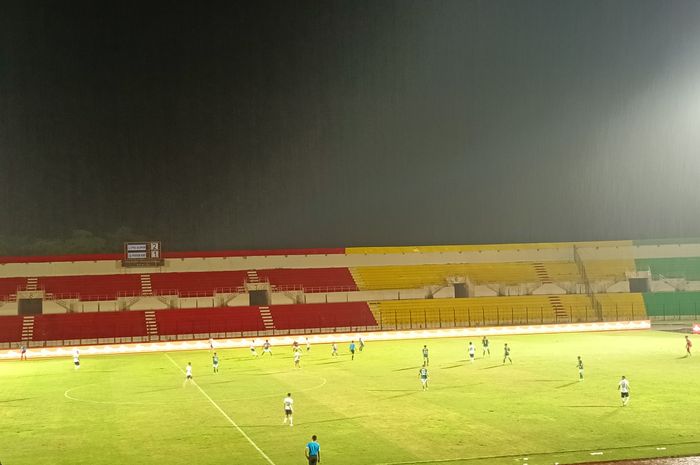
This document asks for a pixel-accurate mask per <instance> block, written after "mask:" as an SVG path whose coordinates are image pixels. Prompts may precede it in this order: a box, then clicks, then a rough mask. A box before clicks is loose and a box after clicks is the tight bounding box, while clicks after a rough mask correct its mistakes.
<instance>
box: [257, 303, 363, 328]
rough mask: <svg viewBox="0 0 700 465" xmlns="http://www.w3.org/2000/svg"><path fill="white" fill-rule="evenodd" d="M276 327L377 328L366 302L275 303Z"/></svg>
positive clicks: (273, 309) (273, 314)
mask: <svg viewBox="0 0 700 465" xmlns="http://www.w3.org/2000/svg"><path fill="white" fill-rule="evenodd" d="M270 313H271V314H272V319H273V321H274V322H275V328H276V329H305V328H309V329H310V328H358V327H362V328H375V327H376V326H377V321H376V320H375V319H374V316H373V315H372V312H371V311H370V309H369V306H368V305H367V303H365V302H349V303H334V304H308V305H275V306H272V307H270Z"/></svg>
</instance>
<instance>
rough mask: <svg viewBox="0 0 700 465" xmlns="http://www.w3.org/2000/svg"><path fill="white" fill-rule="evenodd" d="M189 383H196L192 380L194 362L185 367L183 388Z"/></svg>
mask: <svg viewBox="0 0 700 465" xmlns="http://www.w3.org/2000/svg"><path fill="white" fill-rule="evenodd" d="M188 381H189V382H190V383H193V382H194V380H193V379H192V362H187V366H186V367H185V382H184V383H182V387H185V385H186V384H187V382H188Z"/></svg>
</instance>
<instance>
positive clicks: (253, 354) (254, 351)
mask: <svg viewBox="0 0 700 465" xmlns="http://www.w3.org/2000/svg"><path fill="white" fill-rule="evenodd" d="M250 355H252V356H253V357H257V356H258V352H257V351H256V350H255V340H253V342H251V343H250Z"/></svg>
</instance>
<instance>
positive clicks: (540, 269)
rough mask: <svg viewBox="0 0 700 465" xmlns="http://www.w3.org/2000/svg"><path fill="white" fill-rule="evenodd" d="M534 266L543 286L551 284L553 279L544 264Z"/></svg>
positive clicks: (534, 264)
mask: <svg viewBox="0 0 700 465" xmlns="http://www.w3.org/2000/svg"><path fill="white" fill-rule="evenodd" d="M532 266H533V267H534V268H535V274H536V275H537V279H539V280H540V282H541V283H542V284H551V282H552V278H551V277H550V276H549V273H548V272H547V268H546V267H545V266H544V263H533V265H532Z"/></svg>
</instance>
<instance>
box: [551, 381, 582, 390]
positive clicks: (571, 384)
mask: <svg viewBox="0 0 700 465" xmlns="http://www.w3.org/2000/svg"><path fill="white" fill-rule="evenodd" d="M578 383H579V381H572V382H570V383H566V384H562V385H561V386H557V387H556V389H561V388H565V387H569V386H573V385H574V384H578Z"/></svg>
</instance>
